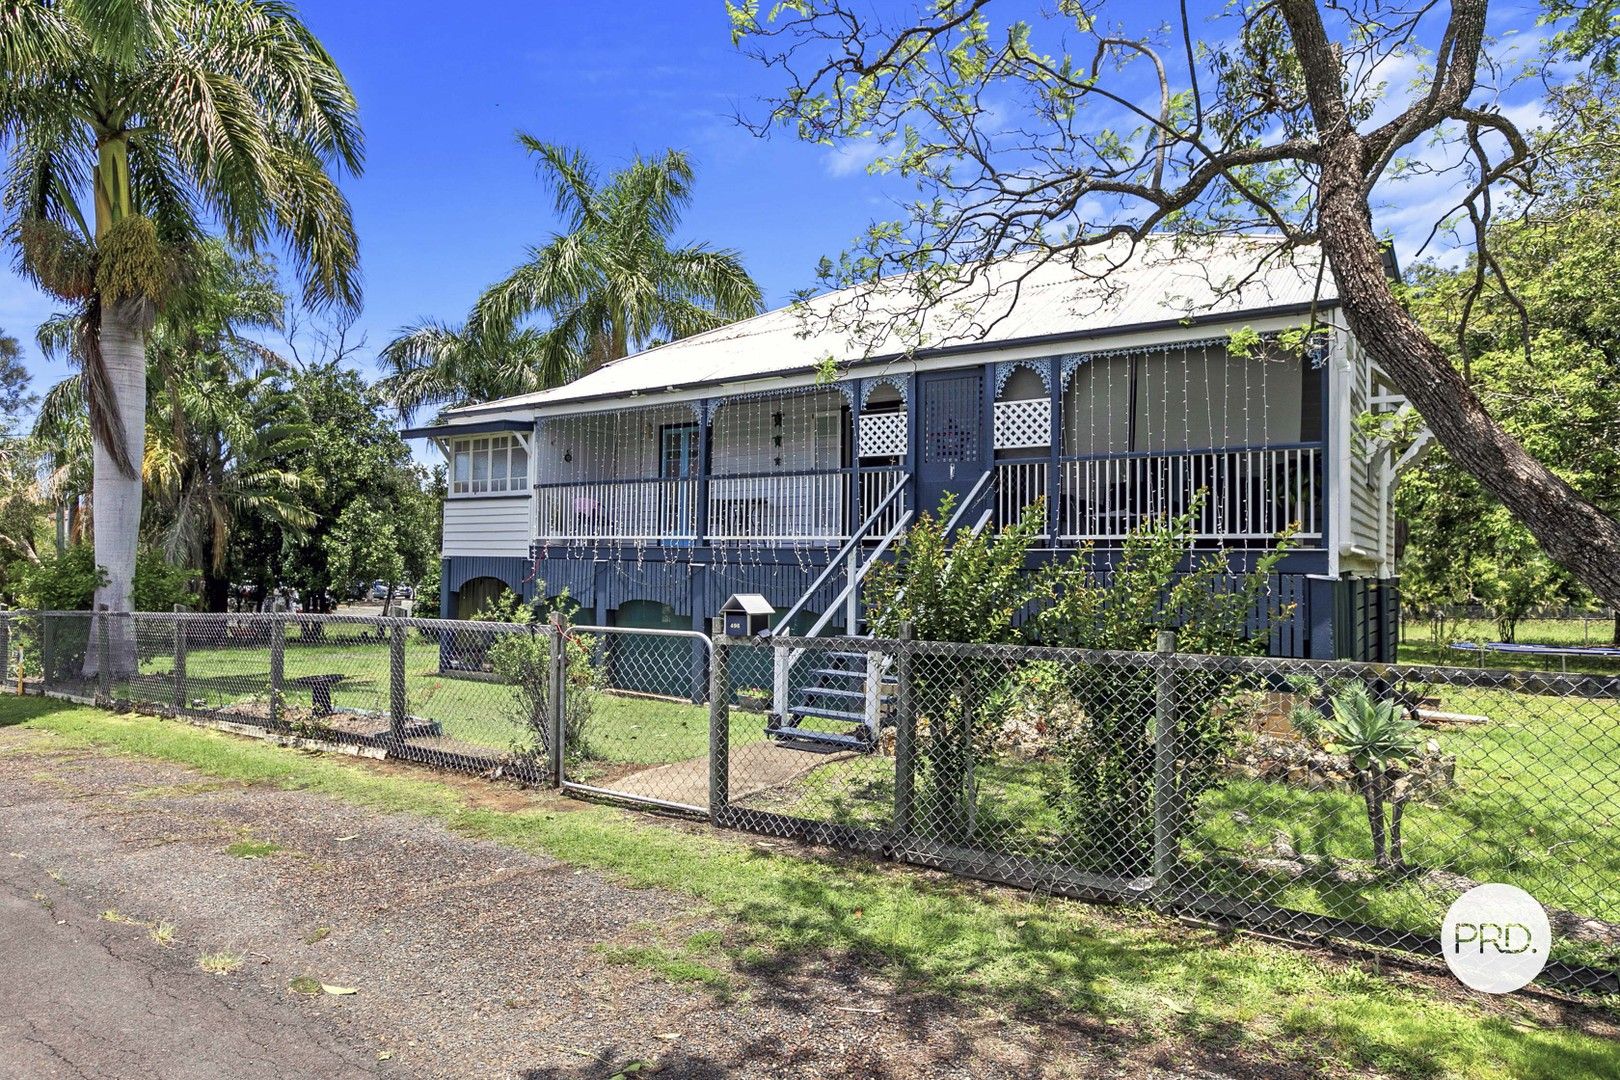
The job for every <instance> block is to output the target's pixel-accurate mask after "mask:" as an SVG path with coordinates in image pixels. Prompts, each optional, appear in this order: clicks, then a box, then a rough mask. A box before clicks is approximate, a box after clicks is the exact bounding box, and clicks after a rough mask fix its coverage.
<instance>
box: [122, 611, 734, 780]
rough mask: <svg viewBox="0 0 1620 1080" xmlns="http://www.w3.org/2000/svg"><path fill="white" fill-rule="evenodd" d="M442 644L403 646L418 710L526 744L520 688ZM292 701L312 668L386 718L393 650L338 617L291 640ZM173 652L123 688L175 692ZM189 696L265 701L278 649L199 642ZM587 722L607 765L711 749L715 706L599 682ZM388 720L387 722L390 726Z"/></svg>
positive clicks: (460, 734)
mask: <svg viewBox="0 0 1620 1080" xmlns="http://www.w3.org/2000/svg"><path fill="white" fill-rule="evenodd" d="M439 652H440V650H439V644H438V642H437V641H435V640H427V639H424V638H422V637H421V636H420V635H416V634H412V635H411V636H410V637H409V638H407V641H406V646H405V689H406V700H407V704H408V708H409V711H410V713H411V714H412V715H413V716H417V717H422V718H424V719H428V720H435V721H438V723H439V724H440V725H441V727H442V728H443V732H444V734H445V735H447V736H449V737H451V738H454V739H457V740H459V741H461V742H465V743H470V744H474V745H477V746H482V747H488V748H489V749H491V750H496V751H506V750H509V749H511V748H512V747H513V746H514V745H528V743H527V742H525V740H526V738H527V733H526V732H525V730H524V728H523V727H522V725H521V724H520V723H519V722H518V721H517V720H516V719H515V716H518V715H521V714H520V713H519V711H518V709H517V707H516V701H515V698H514V693H513V689H512V687H510V686H507V685H504V684H502V683H500V682H496V681H490V680H489V679H487V678H478V677H471V676H468V675H463V674H455V673H443V672H441V671H440V670H439ZM284 655H285V660H284V671H285V678H286V686H287V690H286V700H287V701H288V703H289V704H291V705H294V706H297V707H300V708H306V709H307V708H309V707H310V705H311V703H312V693H313V692H312V691H311V690H310V689H307V688H300V687H298V686H297V685H296V683H295V680H297V679H299V678H302V677H305V676H311V675H342V676H343V679H342V681H340V682H339V683H337V684H336V685H335V686H334V687H333V688H332V704H333V707H334V708H335V709H337V710H340V711H342V710H357V711H365V712H371V713H375V714H377V715H378V716H379V717H386V716H387V713H388V663H389V649H388V644H387V642H385V641H379V640H378V639H376V638H375V637H366V636H363V635H361V634H360V633H358V632H357V630H356V629H355V628H350V627H345V626H337V627H335V628H333V630H332V632H330V633H329V635H328V637H327V638H326V639H325V640H322V641H319V642H305V641H300V640H297V639H296V638H294V639H290V640H288V642H287V645H286V650H285V654H284ZM173 671H174V659H173V656H172V655H171V654H170V653H168V652H164V653H162V654H160V655H156V656H150V657H146V658H144V659H143V660H142V663H141V675H142V676H143V678H142V679H141V680H140V681H139V682H138V684H137V685H134V686H130V685H127V684H126V685H122V686H120V687H118V688H115V689H116V690H117V691H118V692H121V693H127V694H129V695H130V696H131V697H133V698H135V699H137V700H139V699H142V698H147V699H153V698H155V699H159V700H162V701H165V702H167V701H169V700H170V699H171V698H172V689H171V688H172V681H171V680H172V676H173ZM186 680H187V682H186V685H187V698H188V700H189V701H191V702H192V703H196V702H198V701H201V702H202V703H203V706H204V707H207V708H222V707H226V706H230V705H233V704H244V703H262V702H264V701H265V700H266V699H267V695H268V690H269V684H270V652H269V648H268V645H266V644H263V643H244V644H239V645H230V646H216V647H210V648H200V647H193V648H191V649H190V650H189V651H188V653H187V656H186ZM594 697H595V706H594V708H593V710H592V714H591V716H592V719H591V722H590V724H589V727H588V729H587V758H588V759H589V760H590V761H595V762H600V763H604V764H663V763H666V762H672V761H683V760H686V759H689V758H694V757H700V756H702V755H703V754H706V753H707V752H708V746H709V710H708V706H707V705H693V704H690V703H687V702H679V701H670V700H667V699H661V698H651V697H641V696H632V695H623V694H616V693H614V692H612V691H601V692H598V693H596V694H595V695H594ZM386 726H387V721H386V720H385V719H383V720H379V727H386ZM763 726H764V720H763V718H762V717H759V716H757V715H749V714H742V713H737V712H734V713H733V715H732V737H733V739H734V740H736V741H739V742H746V741H753V740H757V739H758V738H760V737H761V736H760V734H759V730H760V729H762V728H763Z"/></svg>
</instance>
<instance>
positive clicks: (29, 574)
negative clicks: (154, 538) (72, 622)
mask: <svg viewBox="0 0 1620 1080" xmlns="http://www.w3.org/2000/svg"><path fill="white" fill-rule="evenodd" d="M196 576H197V575H196V573H195V571H192V570H188V569H186V568H185V567H183V566H175V565H173V564H171V563H169V562H168V560H166V559H164V558H163V556H162V555H160V554H159V553H157V552H155V551H142V552H141V553H140V556H139V557H138V558H137V559H136V561H135V589H134V592H133V594H132V595H133V596H134V598H135V607H134V608H133V609H132V610H135V611H173V610H174V607H175V605H176V604H179V605H182V606H184V607H193V606H195V604H196V601H197V595H196V593H195V592H194V591H193V590H192V588H191V586H192V583H193V582H194V581H195V580H196ZM106 580H107V573H106V571H105V570H104V569H103V568H102V567H100V566H97V565H96V555H95V550H94V549H93V548H91V546H90V545H89V544H73V545H70V546H69V547H66V548H64V549H63V550H61V551H53V552H50V553H48V554H46V555H45V556H44V557H42V558H41V559H40V560H39V561H38V562H37V563H34V564H32V565H30V566H28V567H27V568H25V569H24V570H23V571H22V572H21V574H20V575H19V581H18V585H17V593H16V597H17V601H18V603H19V604H21V605H22V606H23V607H26V608H32V609H34V610H38V611H87V610H89V609H90V607H91V605H92V602H93V601H94V599H95V594H96V590H97V589H99V588H101V586H102V585H103V584H104V583H105V582H106Z"/></svg>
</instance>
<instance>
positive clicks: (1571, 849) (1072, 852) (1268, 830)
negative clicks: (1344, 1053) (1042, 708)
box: [751, 688, 1620, 966]
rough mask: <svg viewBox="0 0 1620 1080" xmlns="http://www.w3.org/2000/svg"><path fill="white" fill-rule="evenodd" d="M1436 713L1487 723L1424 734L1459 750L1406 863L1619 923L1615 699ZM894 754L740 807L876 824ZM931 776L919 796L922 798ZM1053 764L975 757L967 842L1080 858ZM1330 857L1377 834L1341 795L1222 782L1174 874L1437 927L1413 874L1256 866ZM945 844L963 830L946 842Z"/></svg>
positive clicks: (1446, 695)
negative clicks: (1290, 871)
mask: <svg viewBox="0 0 1620 1080" xmlns="http://www.w3.org/2000/svg"><path fill="white" fill-rule="evenodd" d="M1434 693H1436V694H1437V695H1438V698H1439V700H1440V702H1441V706H1442V708H1444V709H1445V710H1446V711H1450V712H1455V713H1464V714H1472V715H1479V716H1484V717H1487V718H1488V720H1489V722H1488V723H1486V724H1480V725H1473V726H1461V727H1451V728H1444V729H1428V730H1426V731H1425V733H1424V734H1425V738H1432V739H1434V740H1435V741H1436V742H1437V743H1438V744H1439V745H1440V747H1441V748H1442V750H1443V752H1445V753H1449V754H1453V755H1455V757H1456V780H1455V785H1454V786H1453V787H1452V788H1450V789H1448V790H1446V791H1445V792H1443V793H1440V794H1437V795H1435V796H1434V797H1431V798H1426V799H1424V800H1422V801H1417V800H1413V801H1410V802H1409V803H1408V804H1407V809H1406V819H1405V827H1404V835H1405V839H1406V856H1407V861H1408V862H1409V863H1410V864H1411V865H1412V866H1414V867H1418V868H1437V869H1444V870H1447V871H1450V872H1453V873H1457V874H1462V875H1465V876H1467V877H1469V878H1472V879H1474V880H1476V881H1482V882H1483V881H1497V882H1506V883H1509V884H1513V885H1518V886H1520V887H1521V888H1523V889H1525V890H1526V891H1528V892H1529V893H1531V895H1533V896H1535V897H1536V898H1537V899H1538V900H1540V901H1541V902H1542V903H1543V904H1546V905H1548V906H1551V907H1558V908H1563V909H1565V910H1569V911H1573V912H1576V913H1578V914H1581V915H1586V916H1596V917H1598V918H1601V919H1605V920H1608V921H1611V922H1615V923H1620V700H1615V699H1607V700H1603V699H1595V700H1594V699H1577V698H1553V697H1544V696H1537V695H1530V694H1517V693H1509V692H1504V691H1482V690H1474V689H1460V688H1443V689H1437V690H1435V691H1434ZM893 769H894V763H893V760H892V759H890V758H881V757H879V758H863V759H857V760H855V761H852V762H843V763H839V764H835V765H831V766H828V767H825V768H823V769H820V770H818V771H816V772H815V773H812V774H811V775H809V776H807V777H805V778H804V779H802V780H801V781H799V782H798V783H796V784H795V785H793V786H792V787H791V788H789V789H785V790H781V791H776V792H772V793H769V794H767V795H766V796H763V797H762V798H761V799H759V800H756V801H754V802H753V803H752V804H751V805H757V806H760V807H761V808H767V809H773V810H777V811H780V812H783V813H790V814H794V815H796V816H800V817H806V818H810V819H812V820H816V821H831V822H837V823H840V824H848V825H862V826H867V827H881V826H883V825H884V824H886V823H887V821H888V820H889V815H890V811H891V807H892V805H893V797H894V774H893ZM926 783H927V781H926V777H924V778H923V779H921V780H919V792H920V794H919V796H918V802H919V805H921V806H926V805H927V803H928V801H929V799H930V797H931V796H930V793H929V792H928V790H927V786H926ZM1070 799H1072V796H1071V795H1070V794H1069V792H1068V789H1067V786H1066V782H1065V776H1064V773H1063V768H1062V765H1061V763H1060V762H1059V761H1056V760H1054V759H1051V758H1037V759H1035V760H1027V761H1015V760H1007V759H1003V760H981V761H979V762H978V763H977V766H976V788H975V798H974V811H975V812H974V815H973V820H972V824H971V833H970V834H969V835H968V836H967V837H966V838H967V839H968V841H969V844H970V846H973V847H975V848H978V849H980V850H984V851H986V852H990V853H994V854H1010V855H1018V856H1023V857H1026V858H1033V859H1048V860H1054V861H1057V862H1063V863H1073V864H1077V865H1080V866H1083V867H1088V863H1089V860H1088V859H1087V855H1088V851H1087V849H1086V848H1085V846H1084V845H1083V844H1082V843H1081V842H1080V841H1077V840H1075V839H1073V838H1072V830H1071V828H1070V826H1069V824H1068V821H1069V817H1070ZM1279 836H1281V837H1285V838H1287V840H1288V843H1289V846H1290V847H1292V848H1293V850H1294V851H1296V852H1298V853H1300V854H1302V855H1306V856H1311V857H1326V859H1327V861H1328V862H1329V863H1331V862H1333V861H1337V862H1340V863H1343V862H1345V861H1356V862H1359V863H1361V864H1365V863H1366V862H1368V861H1370V859H1371V856H1372V844H1371V839H1370V832H1369V829H1368V825H1367V818H1366V813H1365V809H1364V804H1363V802H1362V800H1361V799H1360V797H1359V796H1357V795H1353V794H1351V793H1349V792H1346V791H1342V790H1323V789H1317V790H1311V789H1308V788H1306V787H1304V786H1296V785H1293V784H1287V783H1282V782H1275V781H1264V780H1251V779H1240V778H1235V777H1228V778H1225V779H1224V780H1223V782H1221V783H1220V784H1219V785H1218V786H1216V787H1215V788H1214V789H1213V790H1210V791H1208V792H1206V793H1205V794H1204V795H1203V796H1202V798H1201V799H1200V800H1199V802H1198V804H1197V806H1196V807H1195V808H1194V810H1193V823H1192V829H1191V830H1190V833H1189V835H1188V836H1187V838H1186V839H1185V840H1184V841H1183V846H1182V861H1183V867H1184V874H1185V876H1184V877H1183V879H1182V880H1183V882H1184V883H1189V884H1191V883H1196V884H1199V885H1201V886H1203V887H1205V888H1208V889H1210V890H1212V891H1216V892H1219V893H1221V894H1224V895H1228V896H1237V897H1243V898H1245V899H1250V900H1255V901H1264V902H1268V903H1272V904H1277V905H1280V906H1284V907H1288V908H1291V909H1294V910H1297V911H1303V912H1309V913H1317V914H1324V915H1332V916H1338V917H1343V918H1348V919H1355V920H1360V921H1365V922H1369V923H1372V924H1374V925H1379V926H1388V927H1397V928H1405V929H1411V930H1416V931H1420V932H1423V933H1427V934H1436V933H1438V931H1439V926H1440V921H1441V919H1442V918H1443V917H1444V914H1445V909H1446V906H1447V905H1448V904H1449V902H1450V899H1451V895H1450V894H1447V893H1444V892H1442V891H1438V890H1436V889H1434V888H1433V887H1431V886H1429V885H1428V884H1427V883H1426V882H1425V881H1424V880H1423V879H1422V878H1421V876H1418V875H1410V876H1405V877H1401V876H1394V877H1391V876H1384V877H1380V878H1377V879H1374V880H1369V881H1348V882H1347V881H1346V880H1344V879H1343V877H1342V875H1334V874H1333V873H1332V872H1331V871H1332V869H1333V867H1332V866H1331V865H1325V864H1324V863H1320V862H1319V863H1317V864H1316V866H1317V868H1319V869H1320V871H1321V872H1319V873H1317V872H1313V873H1312V874H1309V875H1307V876H1304V877H1300V878H1298V879H1294V880H1291V879H1289V878H1288V877H1286V876H1283V875H1282V874H1281V873H1276V872H1272V873H1267V872H1263V871H1261V870H1260V869H1259V867H1261V866H1263V865H1264V864H1263V863H1261V862H1260V860H1263V859H1266V858H1268V857H1270V856H1272V855H1273V854H1275V847H1276V840H1277V838H1278V837H1279ZM952 838H953V839H962V837H960V836H953V837H952ZM1558 949H1559V953H1558V955H1559V956H1560V957H1561V958H1564V959H1567V960H1570V961H1579V962H1584V963H1596V964H1600V965H1611V966H1612V965H1614V964H1615V963H1616V961H1617V958H1616V957H1615V956H1614V954H1613V950H1612V949H1605V948H1600V947H1598V946H1595V945H1592V944H1589V943H1573V942H1564V943H1561V944H1560V945H1559V946H1558Z"/></svg>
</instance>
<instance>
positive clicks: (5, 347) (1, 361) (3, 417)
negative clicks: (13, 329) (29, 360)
mask: <svg viewBox="0 0 1620 1080" xmlns="http://www.w3.org/2000/svg"><path fill="white" fill-rule="evenodd" d="M28 384H29V375H28V366H27V365H26V364H24V363H23V359H22V348H21V346H19V345H18V344H17V339H16V338H14V337H12V336H11V335H10V334H8V333H6V332H5V331H4V330H0V428H3V429H4V432H5V433H6V434H9V433H10V432H11V431H12V430H14V429H15V428H16V426H17V422H18V420H20V419H21V417H22V414H23V413H25V412H27V411H28V410H29V409H31V408H33V406H34V403H35V402H36V401H38V400H39V399H38V398H37V397H35V395H34V393H33V391H31V390H30V389H29V385H28Z"/></svg>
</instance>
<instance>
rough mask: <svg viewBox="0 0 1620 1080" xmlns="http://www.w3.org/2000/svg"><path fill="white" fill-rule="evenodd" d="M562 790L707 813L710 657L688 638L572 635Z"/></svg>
mask: <svg viewBox="0 0 1620 1080" xmlns="http://www.w3.org/2000/svg"><path fill="white" fill-rule="evenodd" d="M562 640H563V641H564V642H565V649H564V651H565V654H566V664H567V671H566V674H565V679H564V685H565V686H566V688H567V692H566V698H567V700H566V702H565V703H564V705H563V710H562V715H563V716H564V717H565V719H566V736H565V738H564V741H563V746H564V750H565V753H564V755H563V760H562V762H561V773H560V775H561V777H562V788H563V790H564V791H567V792H570V793H572V794H577V795H586V796H596V797H605V798H610V799H613V800H614V801H618V802H627V803H634V804H639V805H643V806H652V807H658V808H661V809H666V810H676V811H680V812H683V813H696V814H707V813H708V802H709V800H708V792H709V672H710V663H711V656H712V654H713V647H712V645H711V643H710V641H709V639H708V638H707V637H705V636H704V635H703V634H699V633H696V632H695V631H691V630H659V629H651V628H649V629H642V628H633V627H616V626H571V627H566V628H565V629H564V630H563V631H562Z"/></svg>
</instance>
